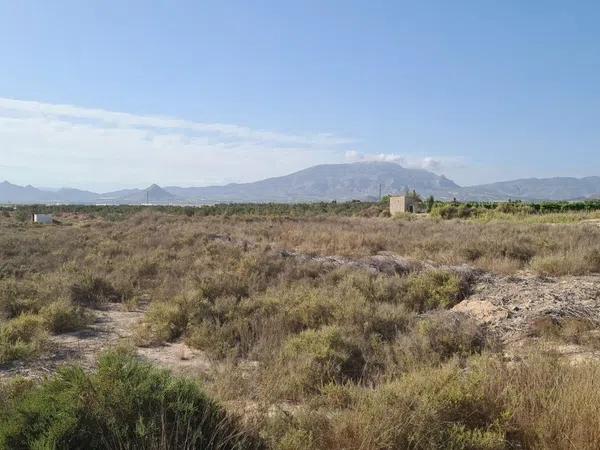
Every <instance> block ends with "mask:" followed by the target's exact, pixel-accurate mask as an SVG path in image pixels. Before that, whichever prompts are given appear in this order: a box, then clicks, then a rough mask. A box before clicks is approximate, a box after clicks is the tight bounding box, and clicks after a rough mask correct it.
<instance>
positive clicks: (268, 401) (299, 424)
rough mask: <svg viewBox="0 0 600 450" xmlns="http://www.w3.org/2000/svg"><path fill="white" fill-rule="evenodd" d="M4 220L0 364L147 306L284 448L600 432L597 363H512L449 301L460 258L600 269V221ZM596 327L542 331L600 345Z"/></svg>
mask: <svg viewBox="0 0 600 450" xmlns="http://www.w3.org/2000/svg"><path fill="white" fill-rule="evenodd" d="M0 227H1V231H2V232H1V233H0V261H2V263H1V265H0V315H1V321H0V322H1V325H0V348H2V349H3V350H0V361H2V362H8V361H11V360H14V359H20V358H25V357H32V356H34V355H35V354H36V353H38V352H42V351H44V339H45V336H46V335H47V333H60V332H65V331H69V330H73V329H76V328H80V327H83V326H85V325H86V323H89V322H88V321H89V320H90V313H91V311H92V310H93V308H96V307H102V306H103V305H105V304H106V303H108V302H115V301H118V302H122V303H123V304H124V305H127V307H129V308H133V307H135V306H136V305H138V304H140V303H141V302H145V301H149V302H150V305H149V309H148V312H147V313H146V316H145V319H144V321H143V322H142V323H141V324H140V325H139V328H138V329H137V330H136V339H137V344H138V345H160V344H164V343H166V342H173V341H178V342H181V341H185V342H186V343H187V344H188V345H189V346H190V347H193V348H196V349H201V350H203V351H205V352H206V353H207V354H208V355H209V356H210V358H212V359H213V362H214V363H215V364H214V367H215V370H214V373H213V374H211V375H209V376H207V377H206V379H205V380H204V382H205V386H206V389H207V390H208V391H209V392H210V393H212V395H214V396H215V397H216V398H218V399H220V400H222V401H223V402H224V403H225V404H226V405H231V408H232V409H235V410H236V411H237V412H240V411H249V412H247V414H246V415H247V417H246V420H247V421H248V423H249V424H250V425H251V426H252V427H254V428H255V430H256V431H257V432H258V433H260V434H261V436H262V437H263V438H264V439H265V440H266V441H267V442H268V443H269V445H270V446H271V447H272V448H279V449H307V448H314V449H336V450H337V449H339V450H341V449H363V450H370V449H373V450H375V449H392V448H415V449H426V448H494V449H496V448H597V446H598V442H600V441H599V439H600V436H598V435H597V433H598V431H597V430H598V429H600V428H599V427H598V425H599V424H598V423H597V421H598V417H600V416H599V415H598V411H597V408H598V406H596V405H598V404H600V402H599V400H600V398H597V397H598V395H597V394H596V392H597V389H596V386H595V381H594V380H595V379H597V377H598V375H600V373H599V371H600V368H599V367H600V366H599V365H598V364H589V365H580V366H576V367H573V366H569V365H566V364H563V363H561V362H560V361H558V360H554V359H552V357H551V356H548V355H540V356H535V357H534V356H532V357H530V358H528V359H526V360H525V362H524V363H520V364H507V363H506V362H505V361H504V359H503V357H502V348H501V346H500V344H499V343H498V341H497V340H495V339H493V338H491V337H490V336H488V335H486V332H485V330H484V329H482V328H481V327H480V326H478V325H477V324H476V323H475V322H473V321H472V320H470V319H469V318H467V317H465V316H463V315H460V314H457V313H454V312H452V311H448V309H450V308H451V307H452V306H453V305H455V304H456V303H457V302H459V301H460V300H461V299H463V298H464V297H465V296H467V295H468V294H469V291H470V288H471V286H470V280H469V277H468V276H467V275H465V272H461V271H458V270H456V269H455V268H454V269H453V268H452V267H451V266H454V265H459V264H463V263H467V264H469V265H471V266H473V267H475V268H480V269H484V270H489V271H494V272H499V273H514V272H516V271H518V270H523V269H525V270H533V271H536V272H538V273H540V274H543V275H562V274H587V273H593V272H599V271H600V257H599V256H598V255H600V244H599V242H600V227H597V226H596V225H593V224H552V225H551V224H539V223H525V222H522V221H516V220H515V221H513V222H508V221H497V220H496V221H492V220H490V221H486V222H484V221H461V220H448V221H442V220H431V219H423V218H419V219H416V220H410V221H409V220H400V219H389V218H360V217H354V218H348V217H347V218H341V217H306V218H281V217H279V218H273V217H271V218H270V217H256V216H252V217H250V216H239V217H236V216H233V217H228V216H223V217H196V216H192V217H188V216H185V215H179V216H176V215H167V214H158V213H139V214H136V215H134V216H131V217H128V218H126V219H125V220H123V221H119V222H107V221H103V220H100V219H94V220H92V219H86V222H85V223H83V224H82V223H79V222H76V223H74V224H73V225H72V226H66V225H65V226H53V227H33V226H29V225H19V224H16V223H15V222H14V221H7V220H4V221H3V222H2V223H1V224H0ZM283 250H287V251H294V252H297V253H298V254H301V255H304V256H306V255H323V256H326V255H340V256H345V257H347V258H350V259H360V258H362V257H365V256H370V255H374V254H377V253H379V252H383V251H388V252H393V253H396V254H398V255H402V256H406V257H410V258H414V259H417V260H421V261H428V262H430V263H433V264H434V265H436V266H438V268H437V269H430V270H419V269H418V266H419V265H418V264H415V265H414V267H412V266H411V268H410V269H409V270H407V271H404V272H403V273H399V274H383V273H371V272H368V271H365V270H361V269H357V268H356V267H354V268H353V267H344V266H343V265H342V267H335V266H334V265H331V264H327V263H326V261H323V260H319V259H315V258H310V257H290V256H289V254H287V253H286V254H282V251H283ZM92 312H93V311H92ZM588 325H589V324H586V325H585V326H583V325H581V324H576V323H568V324H567V323H564V324H561V325H560V326H558V327H554V325H553V324H543V323H540V324H537V328H536V329H535V330H534V331H532V332H533V333H534V334H536V333H537V334H536V335H538V336H541V337H544V338H547V339H561V340H565V341H567V342H574V343H577V344H585V345H588V344H589V345H592V344H593V345H595V344H594V343H593V342H592V341H591V340H587V339H592V337H590V336H592V334H593V333H592V334H590V332H591V331H593V330H591V329H590V328H589V327H588ZM593 328H595V327H593ZM2 352H4V353H2ZM181 357H182V358H184V357H185V355H182V356H181ZM3 389H4V388H3ZM0 393H2V391H0Z"/></svg>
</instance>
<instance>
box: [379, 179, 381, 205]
mask: <svg viewBox="0 0 600 450" xmlns="http://www.w3.org/2000/svg"><path fill="white" fill-rule="evenodd" d="M379 201H381V183H379Z"/></svg>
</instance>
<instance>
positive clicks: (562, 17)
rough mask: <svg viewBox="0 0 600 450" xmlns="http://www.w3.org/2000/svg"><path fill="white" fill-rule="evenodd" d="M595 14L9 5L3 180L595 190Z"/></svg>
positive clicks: (398, 7)
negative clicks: (399, 183) (312, 169)
mask: <svg viewBox="0 0 600 450" xmlns="http://www.w3.org/2000/svg"><path fill="white" fill-rule="evenodd" d="M598 23H600V2H597V1H589V2H588V1H584V0H581V1H577V2H565V1H552V0H547V1H541V0H539V1H537V0H536V1H534V0H530V1H523V0H520V1H510V0H507V1H503V2H498V1H491V0H490V1H487V0H478V1H460V0H457V1H453V2H450V1H426V0H423V1H419V2H415V1H406V2H404V1H400V0H397V1H377V0H370V1H368V0H365V1H351V0H345V1H327V0H319V1H312V0H301V1H286V0H279V1H260V0H256V1H248V0H245V1H227V0H219V1H201V0H194V1H187V0H181V1H177V0H171V1H165V0H162V1H161V0H154V1H148V0H143V1H142V0H139V1H138V0H127V1H122V0H120V1H113V0H97V1H94V0H88V1H79V0H77V1H75V0H73V1H65V0H54V1H52V2H49V1H46V0H40V1H29V0H19V1H13V0H0V180H8V181H10V182H13V183H17V184H33V185H35V186H42V187H62V186H69V187H76V188H82V189H91V190H95V191H106V190H112V189H118V188H127V187H145V186H148V185H150V184H152V183H158V184H160V185H179V186H202V185H214V184H223V183H228V182H245V181H254V180H259V179H262V178H265V177H270V176H278V175H284V174H287V173H290V172H293V171H296V170H299V169H302V168H305V167H309V166H312V165H316V164H323V163H346V162H357V161H369V160H385V161H393V162H397V163H399V164H401V165H403V166H406V167H414V168H424V169H427V170H431V171H433V172H435V173H438V174H444V175H446V176H448V177H449V178H451V179H453V180H454V181H456V182H457V183H459V184H462V185H471V184H479V183H487V182H492V181H500V180H508V179H514V178H521V177H534V176H535V177H549V176H577V177H581V176H589V175H600V126H599V125H600V27H599V26H598Z"/></svg>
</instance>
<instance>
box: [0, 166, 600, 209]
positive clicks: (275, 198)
mask: <svg viewBox="0 0 600 450" xmlns="http://www.w3.org/2000/svg"><path fill="white" fill-rule="evenodd" d="M380 188H381V193H382V194H383V195H387V194H401V193H403V192H405V191H407V190H411V191H412V190H413V189H414V190H416V191H417V192H419V193H420V194H421V195H423V196H429V195H433V196H434V197H435V198H437V199H441V200H449V199H452V198H457V199H459V200H490V201H502V200H508V199H514V200H518V199H520V200H575V199H588V198H600V177H586V178H568V177H558V178H541V179H538V178H527V179H521V180H514V181H503V182H498V183H490V184H484V185H479V186H467V187H461V186H459V185H457V184H456V183H455V182H453V181H452V180H449V179H448V178H446V177H444V176H443V175H436V174H434V173H432V172H429V171H426V170H420V169H407V168H405V167H402V166H400V165H398V164H396V163H391V162H359V163H352V164H324V165H319V166H314V167H309V168H308V169H304V170H300V171H298V172H295V173H292V174H289V175H285V176H281V177H275V178H268V179H266V180H261V181H256V182H253V183H233V184H228V185H225V186H208V187H178V186H167V187H164V188H163V187H160V186H158V185H156V184H153V185H152V186H149V187H148V188H146V189H124V190H120V191H114V192H107V193H102V194H97V193H94V192H90V191H82V190H78V189H69V188H63V189H59V190H43V189H38V188H35V187H33V186H17V185H15V184H11V183H9V182H7V181H5V182H3V183H0V203H4V204H6V203H82V204H85V203H88V204H143V203H152V204H206V203H218V202H312V201H332V200H337V201H348V200H355V199H356V200H376V199H377V198H379V191H380Z"/></svg>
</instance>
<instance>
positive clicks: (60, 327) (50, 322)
mask: <svg viewBox="0 0 600 450" xmlns="http://www.w3.org/2000/svg"><path fill="white" fill-rule="evenodd" d="M39 314H40V316H41V317H42V318H43V321H44V325H45V327H46V329H47V330H48V331H51V332H53V333H66V332H69V331H75V330H78V329H80V328H82V327H84V326H86V325H87V324H89V323H91V321H92V320H93V317H92V315H91V314H90V313H88V312H86V311H85V309H83V308H82V307H81V306H77V305H73V304H72V303H71V302H69V301H68V300H58V301H56V302H52V303H50V304H49V305H47V306H44V307H43V308H42V309H41V310H40V313H39Z"/></svg>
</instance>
